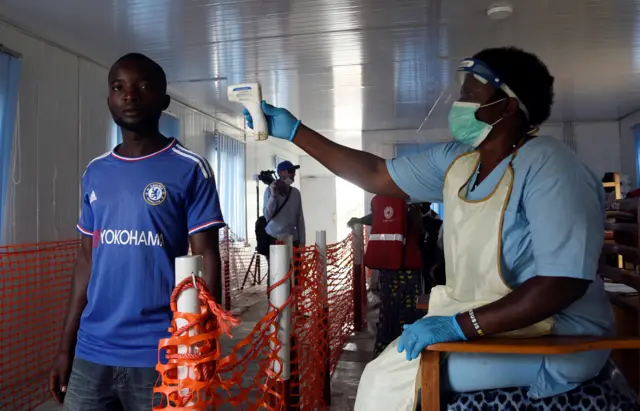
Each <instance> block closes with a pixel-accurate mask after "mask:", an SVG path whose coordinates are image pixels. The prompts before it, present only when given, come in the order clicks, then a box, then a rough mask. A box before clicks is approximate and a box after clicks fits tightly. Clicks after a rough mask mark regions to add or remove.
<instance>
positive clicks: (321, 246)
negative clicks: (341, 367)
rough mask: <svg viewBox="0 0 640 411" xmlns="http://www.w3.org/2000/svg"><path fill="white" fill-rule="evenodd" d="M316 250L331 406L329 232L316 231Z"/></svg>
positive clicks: (327, 397)
mask: <svg viewBox="0 0 640 411" xmlns="http://www.w3.org/2000/svg"><path fill="white" fill-rule="evenodd" d="M316 248H317V249H318V254H319V255H320V262H321V264H322V271H323V274H324V275H323V280H322V281H323V283H322V293H323V296H322V297H323V298H324V301H323V302H322V304H323V307H322V309H323V311H324V321H323V323H322V328H323V336H322V337H323V340H324V344H325V346H326V349H327V355H326V356H325V358H324V386H323V395H324V400H325V404H327V405H329V404H331V361H330V359H331V352H330V351H331V341H329V276H328V270H327V232H326V231H316Z"/></svg>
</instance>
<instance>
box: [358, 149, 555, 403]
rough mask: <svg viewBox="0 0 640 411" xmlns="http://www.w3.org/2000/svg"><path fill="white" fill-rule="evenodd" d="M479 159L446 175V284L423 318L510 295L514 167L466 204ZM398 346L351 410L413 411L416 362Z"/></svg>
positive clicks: (373, 366) (373, 370) (522, 333)
mask: <svg viewBox="0 0 640 411" xmlns="http://www.w3.org/2000/svg"><path fill="white" fill-rule="evenodd" d="M514 156H515V154H514ZM479 159H480V155H479V153H477V152H471V153H467V154H464V155H462V156H460V157H458V158H457V159H456V160H455V161H454V162H453V163H452V164H451V166H450V167H449V170H448V171H447V173H446V175H445V179H444V189H443V199H444V204H445V213H444V224H443V227H444V238H443V240H444V250H445V266H446V272H447V285H444V286H436V287H434V288H432V289H431V296H430V299H429V313H428V314H427V317H428V316H436V315H439V316H447V315H454V314H457V313H461V312H466V311H469V310H470V309H472V308H478V307H481V306H483V305H486V304H489V303H491V302H494V301H496V300H499V299H500V298H502V297H504V296H505V295H506V294H508V293H509V292H511V289H510V288H509V286H507V284H506V283H505V281H504V280H503V278H502V274H501V272H502V269H501V262H502V223H503V219H504V213H505V210H506V208H507V203H508V202H509V197H510V195H511V188H512V186H513V169H512V167H511V164H509V166H508V168H507V170H506V172H505V173H504V175H503V177H502V178H501V180H500V182H499V183H498V184H497V185H496V187H495V188H494V190H493V192H492V193H491V194H490V195H489V196H488V197H486V198H484V199H482V200H467V199H465V197H466V193H467V191H468V184H469V182H470V180H471V178H472V177H473V174H474V172H475V170H476V169H477V167H478V162H479ZM480 325H481V326H482V324H480ZM552 326H553V320H552V319H551V318H549V319H547V320H545V321H542V322H540V323H537V324H534V325H532V326H530V327H527V328H524V329H521V330H516V331H511V332H509V333H504V334H502V335H501V336H508V337H534V336H540V335H544V334H548V333H549V332H550V331H551V327H552ZM397 347H398V340H396V341H394V342H393V343H391V344H390V345H389V347H387V349H386V350H385V351H384V352H383V353H382V354H380V356H378V358H376V359H375V360H374V361H372V362H371V363H369V364H368V365H367V368H366V369H365V372H364V374H363V375H362V378H361V379H360V384H359V386H358V395H357V398H356V404H355V411H378V410H379V411H383V410H385V411H386V410H397V411H411V410H414V409H415V406H416V400H417V395H416V393H417V388H418V387H419V374H418V371H419V367H420V361H419V360H414V361H407V360H406V355H405V353H398V350H397Z"/></svg>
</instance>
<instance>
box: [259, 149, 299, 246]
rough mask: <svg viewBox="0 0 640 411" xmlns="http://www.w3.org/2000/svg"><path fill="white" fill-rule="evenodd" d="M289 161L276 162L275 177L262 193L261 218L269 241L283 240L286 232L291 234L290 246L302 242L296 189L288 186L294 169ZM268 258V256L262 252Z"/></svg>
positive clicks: (294, 176) (294, 173)
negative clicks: (276, 172) (291, 242)
mask: <svg viewBox="0 0 640 411" xmlns="http://www.w3.org/2000/svg"><path fill="white" fill-rule="evenodd" d="M299 168H300V166H294V165H293V164H292V163H291V161H283V162H281V163H280V164H278V168H277V171H278V179H277V180H275V181H274V182H272V183H271V184H270V185H269V187H267V189H266V190H265V192H264V209H263V213H264V217H265V219H266V220H267V226H266V227H265V231H266V232H267V234H268V235H269V236H270V237H271V243H275V241H276V240H283V239H284V237H285V236H286V235H292V236H293V245H294V246H296V247H303V246H304V245H305V236H306V233H305V229H304V228H305V227H304V214H303V213H302V198H301V197H300V191H299V190H298V189H297V188H295V187H292V184H293V182H294V180H295V178H296V170H298V169H299ZM266 257H267V258H269V255H266Z"/></svg>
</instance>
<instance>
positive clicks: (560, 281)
mask: <svg viewBox="0 0 640 411" xmlns="http://www.w3.org/2000/svg"><path fill="white" fill-rule="evenodd" d="M458 74H460V77H461V82H462V84H461V89H460V97H459V100H458V101H457V102H455V103H454V104H453V107H452V108H451V111H450V113H449V127H450V129H451V132H452V134H453V135H454V137H455V141H454V142H451V143H443V144H439V145H435V146H433V148H431V149H429V150H428V151H426V152H424V153H422V154H419V155H415V156H410V157H405V158H397V159H393V160H388V161H385V160H384V159H382V158H380V157H377V156H375V155H373V154H370V153H366V152H362V151H358V150H354V149H351V148H347V147H344V146H340V145H339V144H336V143H335V142H333V141H331V140H329V139H326V138H325V137H323V136H321V135H320V134H318V133H316V132H315V131H313V130H311V129H309V128H308V127H306V126H305V125H304V124H301V122H300V121H299V120H298V119H296V118H295V117H294V116H293V115H292V114H291V113H290V112H289V111H287V110H285V109H282V108H276V107H273V106H270V105H268V104H266V103H263V106H262V108H263V111H264V113H265V115H266V118H267V122H268V124H269V131H270V134H271V135H272V136H274V137H279V138H283V139H288V140H290V141H292V142H293V143H294V144H296V145H297V146H298V147H300V148H301V149H302V150H304V151H306V152H307V153H308V154H309V155H311V156H312V157H314V158H315V159H316V160H318V161H319V162H320V163H322V164H323V165H324V166H326V167H327V168H328V169H329V170H331V171H332V172H334V173H335V174H336V175H338V176H340V177H342V178H344V179H346V180H348V181H350V182H352V183H354V184H356V185H358V186H360V187H361V188H363V189H364V190H366V191H368V192H371V193H376V194H380V195H385V196H395V197H401V198H404V199H406V200H410V201H412V202H420V201H429V202H444V205H445V210H446V212H445V213H444V249H445V260H446V277H447V279H446V286H442V285H441V286H437V287H434V288H433V290H432V291H431V297H430V302H429V313H428V314H427V316H426V317H425V318H422V319H420V320H418V321H416V322H415V323H414V324H412V325H409V326H407V327H405V330H404V331H403V333H402V335H401V337H400V338H399V339H398V340H396V341H394V342H393V343H392V344H390V345H389V347H388V348H387V349H386V350H385V351H384V352H383V353H382V354H381V355H380V356H379V357H378V358H377V359H376V360H374V361H373V362H371V363H369V364H368V365H367V367H366V369H365V371H364V374H363V376H362V378H361V380H360V385H359V388H358V395H357V399H356V405H355V410H356V411H374V410H381V411H382V410H411V409H412V408H413V407H414V406H415V403H416V401H417V398H416V397H417V396H416V382H418V381H416V380H417V379H418V378H419V375H418V368H419V361H418V360H416V359H417V358H419V355H420V352H421V351H422V350H423V349H424V348H425V347H426V346H428V345H430V344H435V343H440V342H447V341H460V340H468V339H479V338H486V337H487V336H495V335H508V336H522V337H533V336H539V335H543V334H553V335H593V336H602V335H608V334H610V333H611V332H612V331H613V328H614V321H613V314H612V311H611V306H610V304H609V302H608V300H607V296H606V294H605V291H604V285H603V283H602V281H601V280H600V279H599V277H598V276H597V275H596V266H597V262H598V257H599V255H600V251H601V248H602V243H603V235H602V232H603V229H604V228H603V226H604V193H603V188H602V184H601V182H600V179H599V178H597V177H596V176H595V175H593V174H592V172H591V171H590V170H589V169H588V168H587V167H586V166H585V165H584V164H582V163H581V162H580V160H578V158H577V156H576V155H575V153H573V152H572V151H571V149H569V147H567V146H566V145H564V144H563V143H562V142H561V141H560V140H557V139H555V138H552V137H536V136H535V133H533V132H532V131H533V130H535V129H536V127H537V126H539V125H540V124H542V123H543V122H544V121H546V120H547V118H548V117H549V114H550V111H551V106H552V103H553V81H554V80H553V77H552V76H551V75H550V73H549V71H548V69H547V67H546V66H545V64H544V63H543V62H542V61H540V60H539V58H538V57H537V56H535V55H533V54H530V53H527V52H525V51H522V50H520V49H516V48H511V47H509V48H494V49H486V50H483V51H481V52H479V53H478V54H476V55H475V56H474V57H473V58H472V59H467V60H465V61H463V63H462V64H461V65H460V67H459V69H458ZM245 116H246V117H247V120H249V124H250V125H252V122H251V117H250V116H249V115H248V113H245ZM608 356H609V352H607V351H590V352H582V353H577V354H570V355H551V356H544V355H497V354H482V353H451V354H449V355H448V357H447V358H446V362H445V364H444V365H443V368H442V372H443V381H444V389H445V390H448V391H453V392H468V391H480V390H486V389H495V388H506V387H515V386H519V387H529V391H528V395H529V396H530V397H532V398H543V397H550V396H553V395H557V394H560V393H563V392H567V391H569V390H571V389H573V388H574V387H577V386H578V385H580V384H581V383H582V382H584V381H586V380H589V379H591V378H593V377H595V376H596V375H597V374H598V373H599V372H600V371H601V369H602V368H603V366H604V365H605V363H606V361H607V358H608Z"/></svg>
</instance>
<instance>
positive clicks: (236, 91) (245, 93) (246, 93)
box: [227, 83, 269, 141]
mask: <svg viewBox="0 0 640 411" xmlns="http://www.w3.org/2000/svg"><path fill="white" fill-rule="evenodd" d="M227 98H228V99H229V101H233V102H236V103H240V104H242V105H243V106H244V107H245V108H246V109H247V111H249V114H251V118H252V119H253V134H254V136H255V138H256V140H257V141H263V140H266V139H267V138H268V137H269V128H268V127H267V120H266V119H265V118H264V113H263V112H262V107H261V106H260V105H261V103H262V90H261V89H260V83H245V84H236V85H234V86H229V87H228V88H227Z"/></svg>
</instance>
